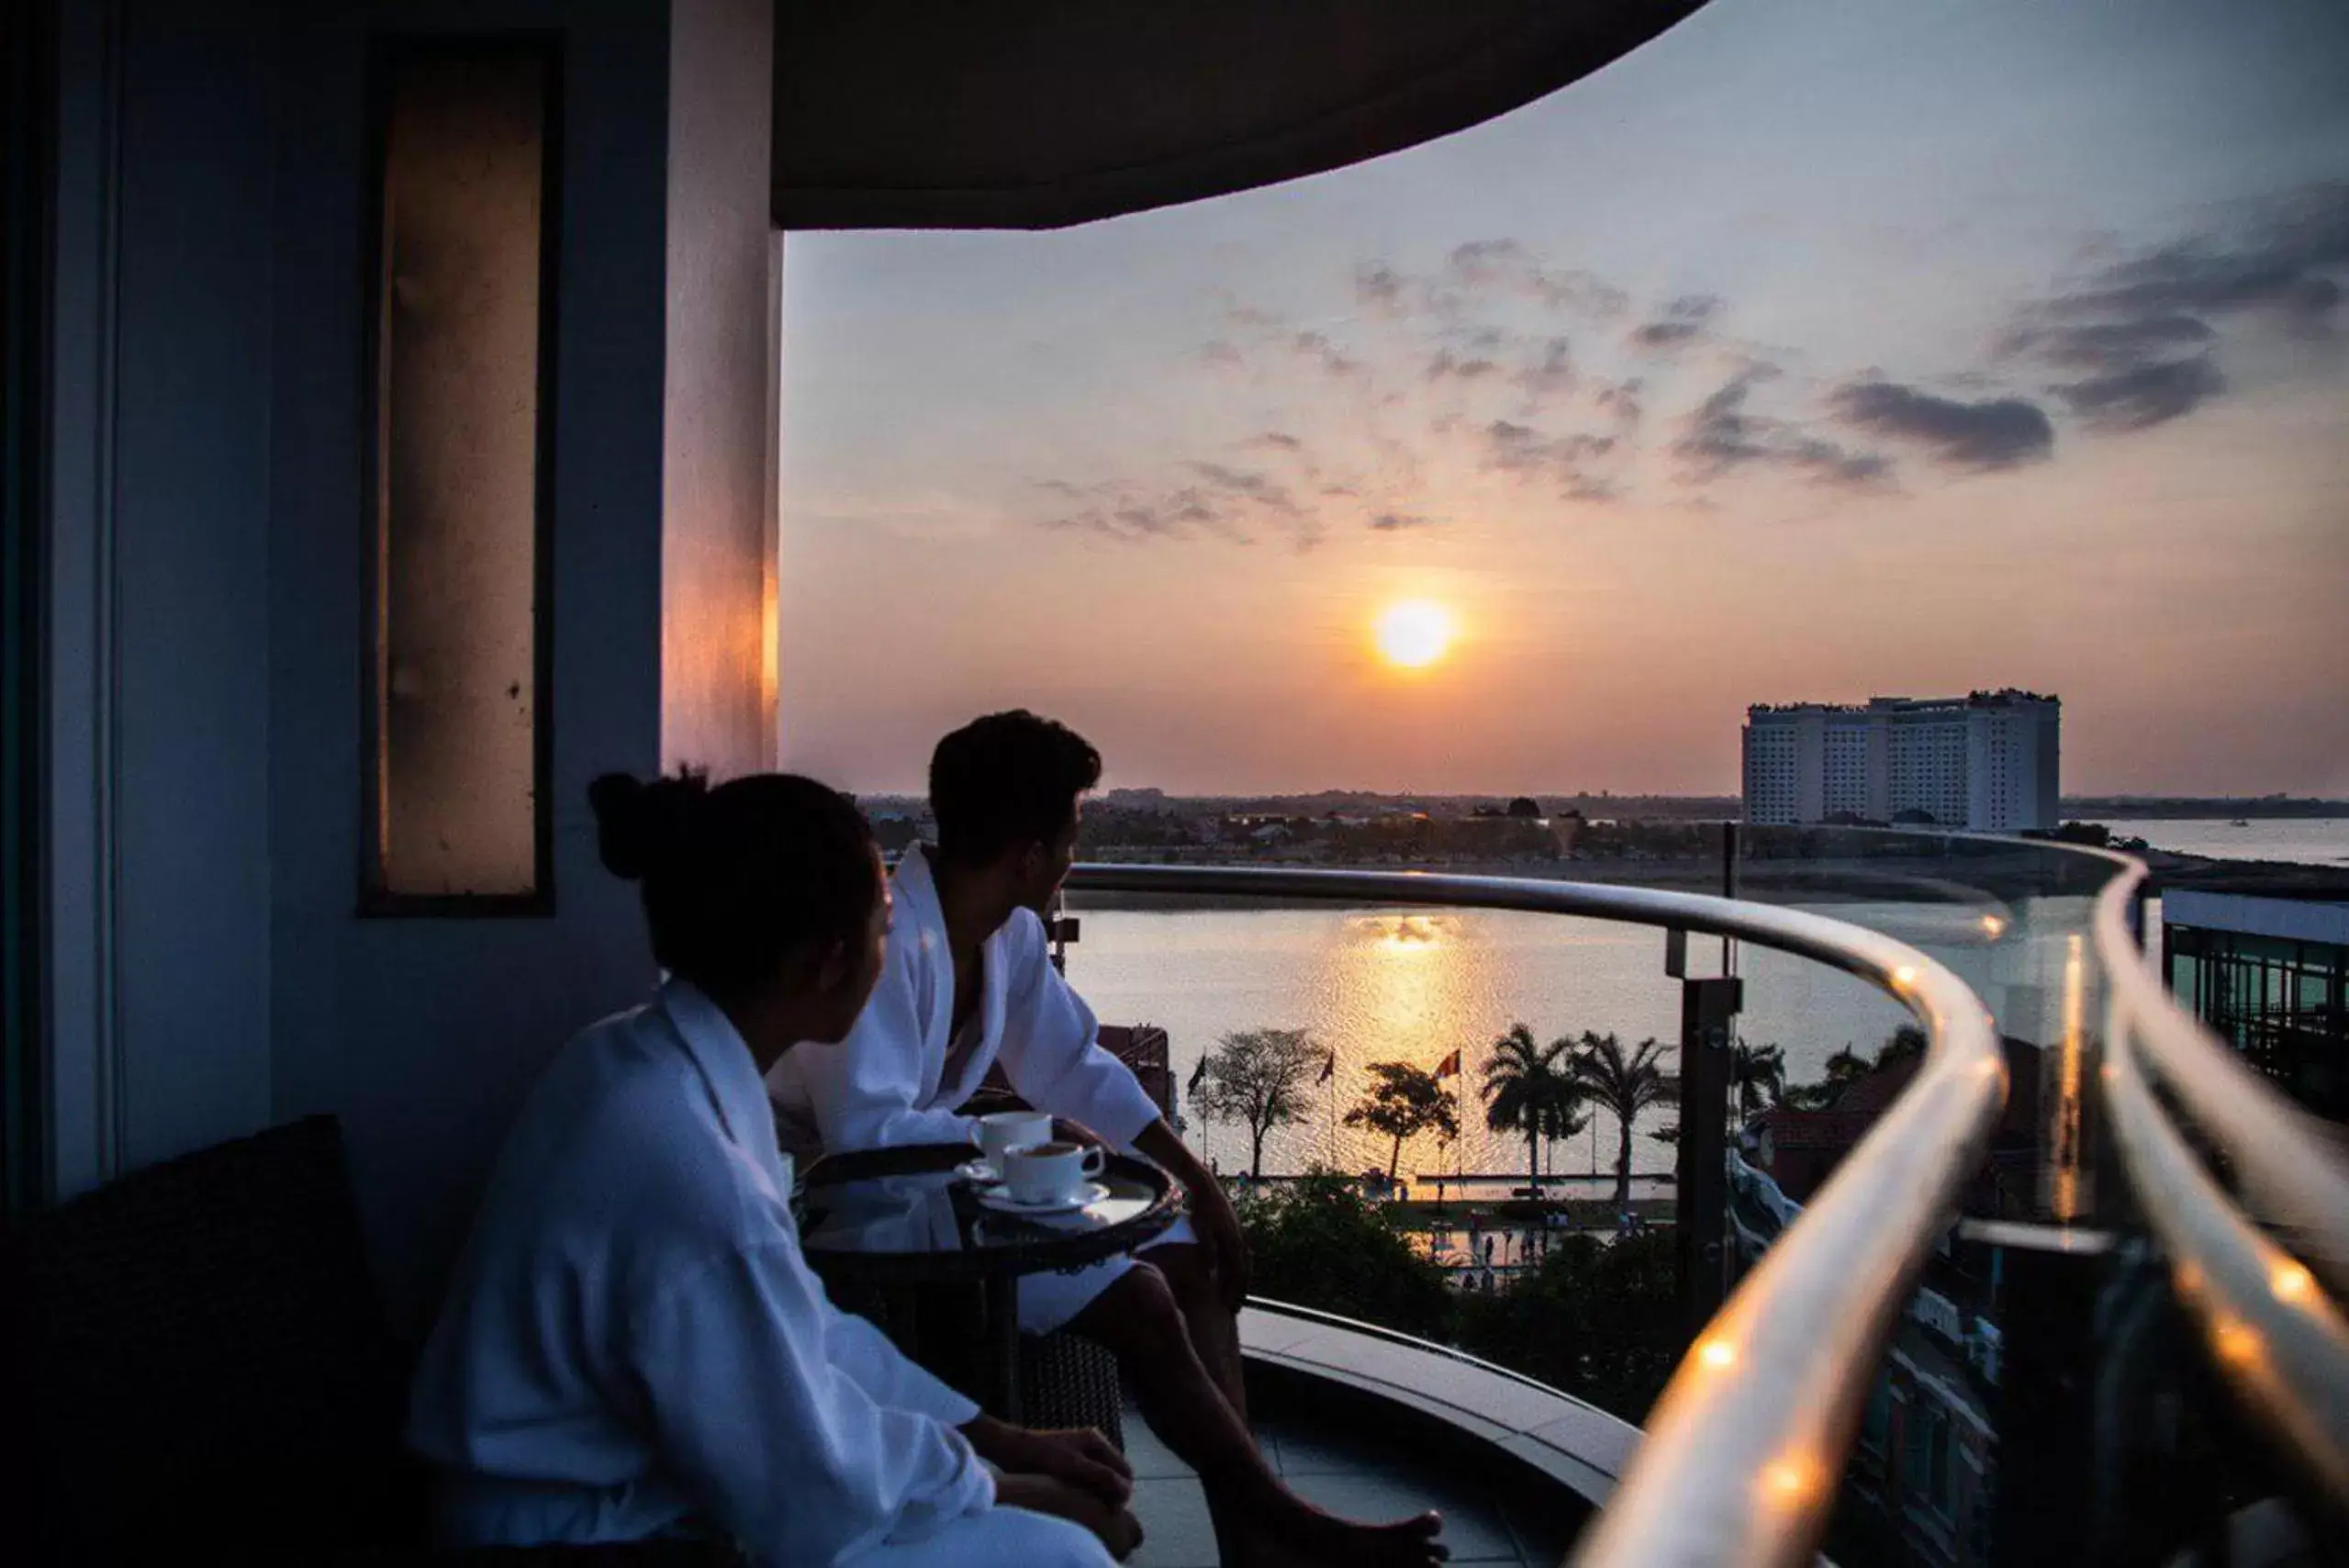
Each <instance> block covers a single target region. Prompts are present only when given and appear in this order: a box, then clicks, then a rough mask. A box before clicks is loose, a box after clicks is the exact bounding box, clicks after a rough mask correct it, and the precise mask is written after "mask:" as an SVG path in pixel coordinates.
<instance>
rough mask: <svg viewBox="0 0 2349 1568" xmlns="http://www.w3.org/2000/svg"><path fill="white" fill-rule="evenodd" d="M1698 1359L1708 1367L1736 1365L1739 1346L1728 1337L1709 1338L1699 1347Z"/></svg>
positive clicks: (1697, 1351)
mask: <svg viewBox="0 0 2349 1568" xmlns="http://www.w3.org/2000/svg"><path fill="white" fill-rule="evenodd" d="M1696 1359H1697V1360H1698V1361H1702V1362H1703V1363H1704V1364H1705V1365H1706V1366H1708V1367H1715V1368H1719V1367H1727V1366H1735V1365H1736V1364H1737V1360H1738V1348H1737V1347H1736V1346H1735V1345H1732V1344H1730V1343H1729V1342H1728V1340H1727V1339H1707V1340H1706V1341H1705V1343H1704V1344H1702V1345H1700V1346H1698V1347H1697V1350H1696Z"/></svg>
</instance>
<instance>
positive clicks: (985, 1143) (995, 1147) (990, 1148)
mask: <svg viewBox="0 0 2349 1568" xmlns="http://www.w3.org/2000/svg"><path fill="white" fill-rule="evenodd" d="M1051 1141H1052V1118H1051V1117H1050V1116H1049V1115H1046V1114H1045V1113H1044V1112H1042V1111H997V1112H996V1113H994V1114H992V1115H987V1116H981V1117H979V1154H980V1156H981V1157H982V1158H984V1159H986V1161H987V1163H988V1164H990V1165H992V1166H993V1167H995V1173H996V1174H997V1175H999V1176H1000V1175H1001V1174H1002V1173H1003V1151H1004V1150H1005V1149H1007V1148H1019V1147H1020V1145H1022V1144H1023V1143H1049V1142H1051Z"/></svg>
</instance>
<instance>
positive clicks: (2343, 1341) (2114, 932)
mask: <svg viewBox="0 0 2349 1568" xmlns="http://www.w3.org/2000/svg"><path fill="white" fill-rule="evenodd" d="M2145 879H2146V872H2145V868H2144V867H2143V865H2142V864H2141V863H2139V862H2137V861H2134V860H2128V861H2125V862H2124V869H2123V871H2122V874H2121V875H2120V876H2119V877H2117V878H2115V879H2113V880H2112V881H2111V882H2110V883H2109V884H2108V885H2107V886H2106V888H2105V890H2104V891H2103V893H2102V894H2101V895H2100V896H2099V897H2098V899H2097V911H2096V938H2097V953H2098V957H2099V958H2100V959H2101V960H2102V961H2103V964H2104V968H2105V970H2106V980H2107V997H2108V1001H2107V1005H2106V1028H2105V1062H2104V1070H2103V1073H2102V1079H2103V1092H2104V1101H2105V1104H2106V1107H2107V1109H2108V1110H2109V1113H2110V1125H2111V1129H2112V1141H2113V1147H2114V1150H2115V1152H2116V1153H2117V1155H2118V1156H2119V1158H2120V1164H2121V1168H2122V1169H2123V1170H2124V1171H2126V1172H2127V1174H2128V1177H2129V1184H2130V1190H2131V1194H2132V1196H2133V1197H2134V1199H2135V1201H2136V1203H2137V1205H2138V1207H2139V1208H2140V1209H2141V1210H2142V1212H2143V1214H2144V1217H2145V1222H2146V1225H2147V1226H2148V1227H2149V1228H2150V1229H2151V1230H2152V1231H2153V1235H2154V1236H2155V1237H2156V1238H2159V1239H2160V1241H2161V1243H2162V1246H2163V1249H2164V1250H2165V1251H2166V1252H2167V1253H2168V1255H2169V1258H2170V1271H2171V1279H2172V1282H2173V1283H2174V1284H2175V1285H2176V1290H2177V1294H2178V1297H2179V1299H2180V1300H2181V1301H2182V1302H2183V1303H2184V1304H2185V1305H2186V1307H2187V1311H2188V1312H2190V1313H2191V1314H2192V1315H2193V1316H2194V1318H2195V1320H2196V1322H2197V1324H2198V1326H2199V1327H2200V1328H2201V1330H2202V1332H2203V1335H2204V1337H2205V1338H2206V1340H2207V1341H2208V1343H2209V1349H2210V1353H2211V1355H2212V1358H2213V1359H2214V1361H2215V1362H2216V1363H2217V1365H2218V1368H2219V1370H2220V1372H2221V1373H2222V1374H2223V1375H2225V1376H2226V1377H2227V1378H2228V1379H2229V1381H2230V1382H2232V1383H2233V1385H2234V1386H2235V1388H2236V1390H2237V1392H2238V1393H2239V1394H2242V1395H2243V1398H2244V1399H2245V1401H2246V1402H2247V1403H2248V1404H2249V1405H2250V1406H2251V1407H2252V1409H2253V1411H2254V1414H2256V1415H2257V1416H2258V1417H2260V1418H2262V1419H2263V1420H2265V1421H2266V1422H2267V1424H2268V1425H2269V1426H2270V1427H2271V1428H2273V1429H2274V1430H2275V1431H2276V1433H2277V1435H2278V1436H2280V1437H2282V1438H2283V1439H2285V1443H2286V1446H2287V1449H2288V1450H2289V1451H2291V1452H2292V1453H2294V1454H2296V1455H2298V1456H2299V1460H2300V1462H2301V1463H2302V1464H2303V1465H2305V1466H2306V1467H2307V1468H2308V1470H2309V1471H2310V1473H2311V1474H2312V1475H2313V1476H2314V1477H2315V1478H2316V1479H2317V1480H2318V1482H2319V1483H2320V1484H2322V1485H2323V1486H2324V1487H2326V1488H2327V1489H2328V1490H2329V1491H2331V1492H2332V1494H2334V1495H2343V1496H2349V1323H2345V1322H2344V1320H2343V1315H2342V1311H2341V1307H2340V1305H2339V1304H2338V1303H2337V1302H2335V1301H2334V1300H2333V1299H2332V1297H2331V1296H2330V1295H2328V1294H2327V1292H2326V1289H2325V1285H2326V1284H2327V1283H2330V1284H2331V1285H2332V1288H2333V1289H2334V1290H2335V1291H2338V1290H2340V1289H2342V1282H2343V1276H2344V1273H2349V1267H2344V1265H2349V1169H2344V1168H2343V1165H2342V1164H2341V1162H2340V1161H2339V1160H2338V1159H2336V1158H2334V1156H2333V1155H2332V1152H2331V1150H2329V1149H2328V1148H2326V1147H2325V1146H2324V1144H2323V1142H2322V1141H2321V1139H2319V1138H2317V1137H2314V1136H2313V1135H2312V1134H2311V1133H2310V1130H2309V1128H2308V1126H2307V1125H2306V1123H2305V1121H2304V1119H2303V1117H2302V1114H2301V1113H2300V1112H2299V1110H2297V1109H2296V1108H2295V1107H2294V1106H2293V1105H2292V1103H2291V1102H2290V1101H2288V1100H2287V1099H2285V1097H2284V1096H2283V1095H2281V1094H2279V1093H2277V1092H2276V1090H2275V1089H2274V1088H2272V1087H2271V1086H2270V1085H2269V1084H2268V1083H2267V1082H2266V1081H2265V1080H2264V1079H2262V1078H2261V1077H2260V1075H2259V1074H2258V1073H2256V1072H2254V1070H2252V1069H2251V1068H2250V1067H2249V1066H2247V1065H2246V1064H2245V1063H2244V1062H2243V1059H2242V1058H2240V1057H2239V1056H2238V1055H2237V1054H2236V1053H2235V1052H2233V1051H2232V1050H2229V1049H2228V1048H2227V1047H2225V1045H2224V1044H2222V1043H2221V1042H2220V1041H2219V1040H2218V1039H2217V1037H2216V1036H2211V1035H2209V1033H2208V1032H2207V1031H2206V1030H2205V1029H2204V1028H2203V1027H2202V1025H2201V1024H2200V1022H2199V1021H2198V1020H2197V1019H2195V1018H2194V1017H2193V1016H2192V1015H2191V1014H2187V1012H2186V1011H2185V1010H2184V1009H2182V1008H2180V1007H2179V1006H2178V1005H2177V1003H2176V1001H2175V1000H2174V999H2173V998H2172V997H2171V996H2170V994H2169V992H2168V991H2167V990H2166V989H2164V987H2163V986H2162V984H2161V983H2160V982H2159V981H2158V980H2155V979H2154V978H2153V973H2152V971H2151V970H2150V969H2148V968H2147V967H2146V965H2145V963H2144V961H2143V958H2142V955H2141V954H2140V953H2139V951H2138V950H2137V947H2136V946H2135V944H2134V943H2132V942H2131V940H2130V935H2129V911H2130V908H2131V904H2132V902H2133V901H2134V900H2135V899H2136V897H2137V896H2138V892H2139V890H2140V889H2141V888H2142V886H2143V884H2144V881H2145ZM2149 1069H2150V1071H2149ZM2154 1077H2158V1078H2159V1079H2160V1080H2161V1082H2162V1083H2163V1085H2164V1087H2166V1088H2167V1089H2168V1090H2169V1092H2170V1093H2171V1094H2172V1095H2173V1096H2174V1097H2175V1099H2176V1103H2178V1105H2179V1106H2180V1107H2181V1108H2182V1109H2183V1110H2184V1111H2185V1112H2186V1114H2187V1116H2188V1118H2189V1119H2190V1120H2191V1121H2192V1122H2193V1124H2194V1126H2195V1128H2196V1129H2197V1130H2198V1132H2200V1133H2202V1134H2204V1135H2205V1136H2207V1137H2209V1138H2210V1139H2211V1140H2212V1141H2213V1142H2214V1143H2215V1144H2216V1145H2217V1146H2218V1147H2219V1148H2220V1149H2221V1150H2222V1151H2223V1152H2224V1153H2225V1154H2226V1155H2227V1157H2228V1158H2229V1159H2231V1160H2232V1162H2233V1163H2234V1166H2235V1169H2236V1170H2237V1171H2238V1172H2240V1173H2241V1175H2242V1177H2243V1181H2244V1182H2245V1183H2246V1184H2247V1185H2248V1186H2249V1187H2251V1188H2252V1189H2253V1190H2254V1192H2255V1193H2257V1194H2258V1196H2259V1199H2260V1200H2261V1204H2262V1206H2263V1207H2268V1208H2271V1209H2272V1210H2273V1217H2274V1218H2275V1219H2276V1220H2278V1221H2280V1222H2281V1225H2282V1228H2283V1230H2284V1233H2285V1235H2286V1236H2287V1238H2290V1239H2291V1240H2292V1241H2293V1242H2294V1244H2295V1245H2296V1247H2297V1248H2298V1249H2299V1252H2300V1254H2301V1256H2302V1257H2305V1258H2307V1259H2309V1260H2310V1261H2311V1262H2314V1263H2315V1264H2316V1265H2317V1267H2318V1270H2319V1271H2321V1273H2322V1275H2323V1276H2324V1277H2323V1279H2322V1280H2320V1279H2319V1277H2318V1274H2315V1273H2311V1272H2310V1269H2309V1267H2308V1266H2307V1265H2306V1264H2304V1263H2302V1262H2301V1261H2300V1260H2299V1259H2298V1258H2295V1257H2294V1256H2292V1254H2291V1253H2290V1252H2287V1250H2286V1249H2284V1248H2282V1247H2279V1246H2278V1245H2276V1242H2274V1241H2272V1240H2270V1239H2269V1238H2267V1237H2266V1236H2265V1234H2263V1233H2262V1231H2261V1229H2260V1228H2259V1226H2257V1225H2255V1224H2254V1223H2253V1222H2252V1221H2251V1220H2250V1219H2249V1218H2247V1217H2246V1216H2245V1215H2243V1213H2242V1211H2241V1210H2240V1209H2239V1208H2238V1207H2237V1206H2236V1204H2234V1202H2233V1201H2232V1200H2231V1199H2230V1198H2229V1196H2228V1195H2227V1193H2226V1192H2225V1191H2224V1190H2223V1189H2221V1188H2220V1185H2219V1183H2218V1182H2216V1181H2214V1180H2213V1179H2212V1178H2211V1176H2210V1174H2209V1171H2208V1170H2206V1169H2205V1168H2204V1166H2203V1163H2202V1161H2201V1160H2200V1159H2198V1158H2196V1156H2195V1153H2194V1151H2193V1149H2192V1148H2189V1147H2188V1146H2187V1141H2186V1139H2185V1138H2184V1137H2181V1136H2180V1135H2179V1132H2178V1130H2177V1128H2176V1126H2175V1125H2174V1124H2173V1123H2172V1121H2171V1119H2170V1117H2169V1115H2168V1114H2167V1112H2166V1111H2165V1110H2164V1108H2163V1106H2162V1103H2161V1102H2160V1101H2159V1100H2158V1099H2157V1098H2156V1097H2155V1095H2154V1092H2153V1082H2152V1080H2153V1078H2154Z"/></svg>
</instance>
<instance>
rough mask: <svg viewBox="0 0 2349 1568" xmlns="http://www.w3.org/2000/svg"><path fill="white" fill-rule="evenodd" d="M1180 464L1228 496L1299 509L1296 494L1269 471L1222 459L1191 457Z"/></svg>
mask: <svg viewBox="0 0 2349 1568" xmlns="http://www.w3.org/2000/svg"><path fill="white" fill-rule="evenodd" d="M1183 466H1184V467H1185V468H1188V469H1189V470H1191V472H1192V473H1193V474H1196V475H1198V476H1200V477H1201V478H1202V479H1204V480H1206V481H1207V482H1208V483H1209V484H1210V485H1213V486H1214V487H1215V488H1216V489H1218V490H1220V491H1222V492H1223V493H1224V494H1225V495H1227V496H1235V497H1237V498H1241V499H1243V500H1248V501H1253V502H1255V503H1256V504H1257V505H1258V506H1261V507H1268V508H1270V509H1271V510H1274V511H1279V512H1287V513H1290V514H1292V515H1294V514H1295V513H1296V512H1297V510H1299V509H1298V506H1297V499H1296V498H1295V497H1294V496H1292V495H1291V494H1290V493H1289V487H1288V486H1286V485H1284V484H1282V483H1281V481H1280V480H1278V479H1275V478H1273V477H1272V476H1270V475H1269V474H1265V473H1261V472H1259V471H1258V470H1256V469H1253V468H1234V467H1231V466H1229V465H1225V464H1222V463H1204V462H1198V461H1192V462H1189V463H1185V464H1184V465H1183Z"/></svg>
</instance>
